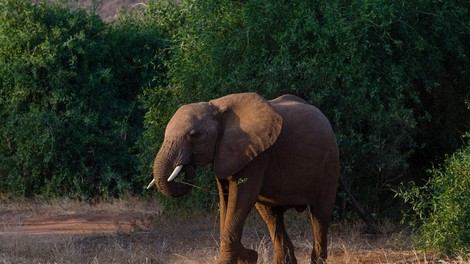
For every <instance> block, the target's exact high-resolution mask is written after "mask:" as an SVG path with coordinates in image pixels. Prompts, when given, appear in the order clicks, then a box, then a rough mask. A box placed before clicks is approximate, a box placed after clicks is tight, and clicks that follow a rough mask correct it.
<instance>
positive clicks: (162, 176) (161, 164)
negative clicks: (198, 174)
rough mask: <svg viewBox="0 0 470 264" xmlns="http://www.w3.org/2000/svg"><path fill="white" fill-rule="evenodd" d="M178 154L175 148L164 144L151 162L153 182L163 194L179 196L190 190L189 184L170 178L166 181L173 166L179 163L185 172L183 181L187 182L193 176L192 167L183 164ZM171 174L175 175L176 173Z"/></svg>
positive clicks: (173, 169)
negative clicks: (152, 162) (169, 147)
mask: <svg viewBox="0 0 470 264" xmlns="http://www.w3.org/2000/svg"><path fill="white" fill-rule="evenodd" d="M179 156H180V155H178V151H177V150H175V149H174V148H172V149H168V148H166V147H165V145H164V146H162V148H161V149H160V151H159V152H158V154H157V157H156V158H155V162H154V164H153V176H154V183H155V185H156V186H157V188H158V190H159V191H160V192H161V193H162V194H163V195H166V196H172V197H180V196H183V195H186V194H187V193H189V192H190V191H191V188H192V187H191V185H188V184H184V183H181V182H175V181H172V180H171V181H168V179H169V177H170V175H172V173H173V172H174V171H175V168H176V167H178V166H179V165H183V167H182V168H181V170H182V172H184V174H185V177H184V182H189V181H190V180H192V179H193V178H194V176H195V172H194V168H193V167H192V166H190V165H186V164H184V163H183V160H182V158H181V157H179ZM176 174H178V173H176ZM172 176H174V177H176V175H172ZM174 177H173V178H174Z"/></svg>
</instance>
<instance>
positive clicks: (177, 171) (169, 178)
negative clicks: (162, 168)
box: [168, 165, 183, 182]
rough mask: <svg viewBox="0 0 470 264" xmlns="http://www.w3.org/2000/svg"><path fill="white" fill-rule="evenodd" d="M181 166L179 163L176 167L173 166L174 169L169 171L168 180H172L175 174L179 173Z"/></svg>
mask: <svg viewBox="0 0 470 264" xmlns="http://www.w3.org/2000/svg"><path fill="white" fill-rule="evenodd" d="M182 168H183V165H179V166H178V167H176V168H175V170H174V171H173V172H172V173H171V175H170V177H168V181H169V182H170V181H173V180H174V179H175V178H176V176H178V174H179V173H180V171H181V169H182Z"/></svg>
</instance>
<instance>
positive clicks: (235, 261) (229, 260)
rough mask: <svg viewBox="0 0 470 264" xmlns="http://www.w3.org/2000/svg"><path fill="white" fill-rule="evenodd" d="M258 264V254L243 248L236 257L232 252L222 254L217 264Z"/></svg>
mask: <svg viewBox="0 0 470 264" xmlns="http://www.w3.org/2000/svg"><path fill="white" fill-rule="evenodd" d="M257 262H258V252H256V251H254V250H251V249H247V248H245V247H242V248H241V249H240V251H239V252H238V255H237V256H235V255H233V254H230V252H221V255H220V257H219V259H218V260H217V262H216V263H217V264H256V263H257Z"/></svg>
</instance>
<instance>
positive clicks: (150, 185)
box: [147, 179, 155, 190]
mask: <svg viewBox="0 0 470 264" xmlns="http://www.w3.org/2000/svg"><path fill="white" fill-rule="evenodd" d="M154 184H155V179H153V180H152V181H151V182H150V183H149V185H147V190H148V189H150V188H152V186H153V185H154Z"/></svg>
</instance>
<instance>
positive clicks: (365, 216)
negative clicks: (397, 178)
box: [339, 176, 383, 234]
mask: <svg viewBox="0 0 470 264" xmlns="http://www.w3.org/2000/svg"><path fill="white" fill-rule="evenodd" d="M339 186H340V187H341V188H343V190H344V191H345V192H346V194H347V195H348V197H349V199H351V203H352V205H353V208H354V211H355V212H356V214H357V216H359V218H361V220H362V221H364V223H365V224H366V225H367V226H368V227H369V228H370V229H371V231H373V232H374V233H377V234H383V232H382V231H381V230H380V228H379V226H378V225H377V222H376V220H375V219H374V217H373V216H372V215H370V214H369V213H367V212H366V211H365V210H364V209H363V208H362V207H361V206H360V205H359V203H358V202H357V200H356V198H354V196H353V195H352V193H351V192H350V191H349V190H348V188H346V185H345V184H344V181H343V179H342V178H341V176H340V177H339Z"/></svg>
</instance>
